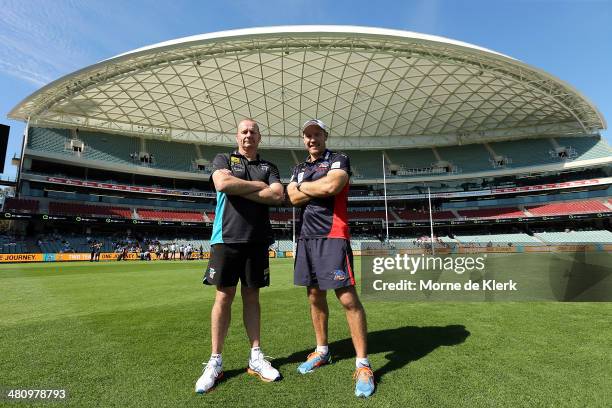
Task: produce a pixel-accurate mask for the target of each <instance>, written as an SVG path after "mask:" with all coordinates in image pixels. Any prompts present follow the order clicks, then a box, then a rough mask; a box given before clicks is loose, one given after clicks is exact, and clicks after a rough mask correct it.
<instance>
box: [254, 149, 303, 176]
mask: <svg viewBox="0 0 612 408" xmlns="http://www.w3.org/2000/svg"><path fill="white" fill-rule="evenodd" d="M259 154H260V155H261V157H262V159H265V160H268V161H270V162H272V163H274V164H275V165H276V167H278V171H279V173H280V175H281V177H282V178H284V179H288V178H290V177H291V172H292V170H293V167H295V165H296V163H295V160H293V156H292V155H291V153H290V152H287V151H282V150H273V149H261V150H260V151H259Z"/></svg>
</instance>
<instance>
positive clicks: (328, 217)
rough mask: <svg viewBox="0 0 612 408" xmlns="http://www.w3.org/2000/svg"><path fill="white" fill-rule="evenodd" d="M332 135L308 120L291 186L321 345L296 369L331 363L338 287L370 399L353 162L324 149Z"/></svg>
mask: <svg viewBox="0 0 612 408" xmlns="http://www.w3.org/2000/svg"><path fill="white" fill-rule="evenodd" d="M328 136H329V134H328V131H327V127H326V126H325V124H324V123H323V122H322V121H320V120H318V119H312V120H309V121H307V122H306V123H304V126H303V127H302V137H303V142H304V146H305V147H306V149H307V150H308V157H307V158H306V161H304V162H303V163H300V164H298V165H297V166H296V167H295V168H294V170H293V175H292V177H291V181H290V183H289V185H288V186H287V195H288V196H289V200H290V201H291V204H292V205H294V206H296V207H301V212H300V222H299V229H300V232H299V235H298V242H297V250H296V254H295V271H294V283H295V284H296V285H298V286H306V288H307V295H308V300H309V302H310V312H311V317H312V325H313V327H314V331H315V337H316V341H317V348H316V349H315V351H314V352H312V353H310V355H308V357H307V359H306V361H305V362H304V363H302V364H301V365H300V366H299V367H298V371H299V372H300V373H302V374H305V373H308V372H311V371H312V370H314V369H315V368H318V367H321V366H323V365H325V364H328V363H329V362H330V361H331V359H330V352H329V348H328V338H327V322H328V318H329V309H328V306H327V291H328V290H334V291H335V294H336V297H337V298H338V300H339V301H340V303H341V304H342V306H343V307H344V310H345V312H346V319H347V321H348V325H349V328H350V331H351V337H352V339H353V345H354V347H355V352H356V354H357V359H356V363H355V365H356V371H355V374H354V378H355V379H356V386H355V395H356V396H358V397H369V396H370V395H371V394H372V393H373V392H374V388H375V383H374V375H373V373H372V369H371V368H370V362H369V360H368V355H367V327H366V316H365V311H364V309H363V306H362V304H361V302H360V300H359V296H358V295H357V291H356V290H355V276H354V274H353V254H352V252H351V243H350V236H349V228H348V217H347V202H348V189H349V178H350V175H351V165H350V161H349V158H348V156H346V155H345V154H342V153H338V152H333V151H330V150H328V149H327V148H326V142H327V138H328Z"/></svg>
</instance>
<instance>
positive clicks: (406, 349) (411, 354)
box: [273, 325, 470, 380]
mask: <svg viewBox="0 0 612 408" xmlns="http://www.w3.org/2000/svg"><path fill="white" fill-rule="evenodd" d="M469 335H470V332H469V331H467V330H466V329H465V326H461V325H450V326H433V327H416V326H407V327H398V328H395V329H388V330H380V331H375V332H370V333H368V354H370V355H371V354H378V353H387V354H386V355H385V358H386V359H387V363H386V364H385V365H383V366H382V367H374V368H375V371H374V375H375V376H376V378H377V379H379V380H380V379H381V378H382V377H383V376H384V375H385V374H387V373H389V372H391V371H394V370H398V369H400V368H402V367H404V366H406V365H408V364H409V363H411V362H412V361H416V360H419V359H421V358H423V357H425V356H426V355H427V354H429V353H431V352H432V351H433V350H435V349H437V348H438V347H440V346H455V345H457V344H461V343H463V342H464V341H465V339H467V338H468V336H469ZM329 350H330V352H331V353H332V361H340V360H344V359H349V358H350V359H353V358H355V349H354V348H353V342H352V340H351V338H350V337H349V338H346V339H342V340H338V341H335V342H333V343H330V344H329ZM311 352H312V349H307V350H301V351H297V352H295V353H293V354H291V355H289V356H287V357H285V358H277V359H274V362H273V365H274V367H276V368H277V369H280V368H281V367H282V366H285V365H288V364H298V363H301V362H303V361H304V360H305V359H306V356H307V355H308V353H311Z"/></svg>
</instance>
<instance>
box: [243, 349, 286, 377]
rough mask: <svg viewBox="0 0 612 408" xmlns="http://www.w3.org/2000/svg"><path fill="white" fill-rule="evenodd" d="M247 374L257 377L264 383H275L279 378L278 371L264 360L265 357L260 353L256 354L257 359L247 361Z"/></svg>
mask: <svg viewBox="0 0 612 408" xmlns="http://www.w3.org/2000/svg"><path fill="white" fill-rule="evenodd" d="M247 373H249V375H254V376H257V377H259V378H260V379H261V380H262V381H265V382H272V381H277V380H280V378H281V375H280V373H279V372H278V370H277V369H276V368H274V367H272V364H270V362H269V361H268V360H266V357H265V356H264V354H263V353H262V352H261V351H260V352H259V353H258V354H257V357H256V358H255V359H254V360H253V359H249V367H248V368H247Z"/></svg>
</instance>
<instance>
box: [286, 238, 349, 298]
mask: <svg viewBox="0 0 612 408" xmlns="http://www.w3.org/2000/svg"><path fill="white" fill-rule="evenodd" d="M293 283H294V284H295V285H298V286H314V287H318V288H319V289H322V290H327V289H339V288H344V287H347V286H354V285H355V275H354V274H353V251H351V243H350V242H349V241H348V240H346V239H339V238H311V239H299V240H298V243H297V249H296V254H295V270H294V274H293Z"/></svg>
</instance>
